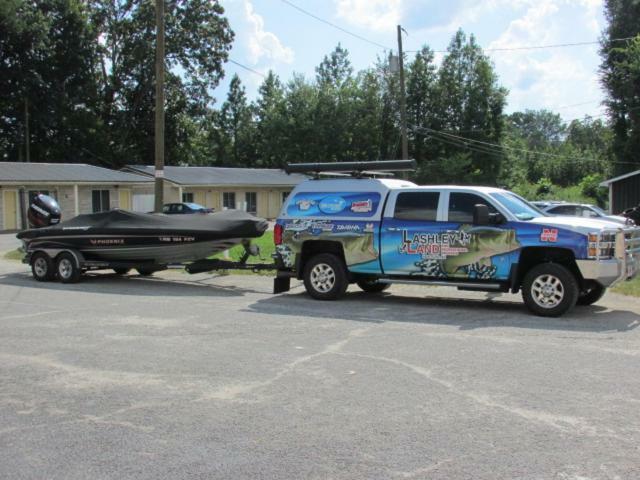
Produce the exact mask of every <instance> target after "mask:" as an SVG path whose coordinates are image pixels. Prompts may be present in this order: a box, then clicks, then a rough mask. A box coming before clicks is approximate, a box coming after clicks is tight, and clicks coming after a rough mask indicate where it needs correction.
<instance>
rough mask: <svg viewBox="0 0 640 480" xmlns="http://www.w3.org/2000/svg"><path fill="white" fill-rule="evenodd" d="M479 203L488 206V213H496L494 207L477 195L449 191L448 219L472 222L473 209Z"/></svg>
mask: <svg viewBox="0 0 640 480" xmlns="http://www.w3.org/2000/svg"><path fill="white" fill-rule="evenodd" d="M479 203H482V204H484V205H486V206H487V207H489V213H498V211H497V210H496V208H495V207H494V206H493V205H492V204H491V203H490V202H489V201H488V200H486V199H485V198H483V197H481V196H479V195H475V194H473V193H462V192H451V193H450V194H449V221H450V222H456V223H458V222H459V223H473V211H474V208H475V206H476V205H477V204H479Z"/></svg>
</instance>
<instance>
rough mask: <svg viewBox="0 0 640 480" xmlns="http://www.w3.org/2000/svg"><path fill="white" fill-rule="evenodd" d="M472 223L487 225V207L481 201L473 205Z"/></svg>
mask: <svg viewBox="0 0 640 480" xmlns="http://www.w3.org/2000/svg"><path fill="white" fill-rule="evenodd" d="M473 223H474V225H489V207H487V206H486V205H485V204H483V203H478V204H477V205H475V206H474V207H473Z"/></svg>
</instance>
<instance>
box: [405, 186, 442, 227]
mask: <svg viewBox="0 0 640 480" xmlns="http://www.w3.org/2000/svg"><path fill="white" fill-rule="evenodd" d="M439 199H440V193H439V192H403V193H400V194H398V198H397V200H396V209H395V212H394V214H393V216H394V218H397V219H399V220H418V221H423V222H435V221H436V219H437V216H438V201H439Z"/></svg>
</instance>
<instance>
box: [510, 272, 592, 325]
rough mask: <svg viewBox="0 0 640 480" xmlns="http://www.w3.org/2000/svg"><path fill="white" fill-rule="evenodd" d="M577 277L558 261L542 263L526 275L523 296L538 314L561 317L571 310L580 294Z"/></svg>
mask: <svg viewBox="0 0 640 480" xmlns="http://www.w3.org/2000/svg"><path fill="white" fill-rule="evenodd" d="M579 293H580V292H579V288H578V282H577V280H576V277H575V276H574V275H573V273H571V272H570V271H569V270H568V269H567V268H565V267H563V266H562V265H559V264H557V263H541V264H540V265H536V266H535V267H533V268H532V269H531V270H529V272H527V274H526V275H525V277H524V282H523V283H522V297H523V299H524V303H525V304H526V305H527V307H528V308H529V310H531V311H532V312H533V313H535V314H536V315H540V316H542V317H559V316H560V315H562V314H564V313H566V312H568V311H569V310H571V309H572V308H573V307H574V306H575V304H576V302H577V300H578V294H579Z"/></svg>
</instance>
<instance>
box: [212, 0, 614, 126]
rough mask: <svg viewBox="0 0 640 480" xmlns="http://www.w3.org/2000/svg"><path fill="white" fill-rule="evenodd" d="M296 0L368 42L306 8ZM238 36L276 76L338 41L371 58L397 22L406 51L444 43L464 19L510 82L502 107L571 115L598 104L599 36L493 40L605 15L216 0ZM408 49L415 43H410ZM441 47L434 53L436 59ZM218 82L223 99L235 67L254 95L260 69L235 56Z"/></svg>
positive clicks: (583, 23) (383, 2)
mask: <svg viewBox="0 0 640 480" xmlns="http://www.w3.org/2000/svg"><path fill="white" fill-rule="evenodd" d="M287 2H288V3H292V4H294V5H296V6H298V7H300V8H302V9H304V10H306V11H308V12H310V13H312V14H314V15H315V16H317V17H320V18H321V19H323V20H326V21H328V22H331V23H333V24H335V25H337V26H339V27H340V28H342V29H344V30H347V31H348V32H351V33H353V34H355V35H358V36H360V37H364V38H365V39H367V40H369V41H370V42H373V43H375V44H379V45H374V44H372V43H369V42H366V41H363V40H361V39H359V38H356V37H354V36H351V35H349V34H347V33H345V32H344V31H341V30H338V29H337V28H334V27H332V26H329V25H327V24H325V23H323V22H321V21H319V20H317V19H314V18H311V17H310V16H307V15H305V14H304V13H302V12H300V11H299V10H297V9H295V8H294V7H292V6H291V5H289V4H288V3H287ZM221 4H222V6H223V7H224V8H225V11H226V16H227V18H228V19H229V22H230V24H231V28H232V30H233V31H234V32H235V35H236V36H235V40H234V43H233V49H232V50H231V53H230V58H231V59H232V60H234V61H236V62H239V63H241V64H243V65H245V66H246V67H249V68H250V69H252V70H255V71H257V72H262V73H263V74H264V73H266V72H268V71H269V70H270V69H271V70H273V71H274V72H275V73H277V74H278V76H279V77H280V78H281V80H285V81H286V80H288V79H290V78H291V77H292V75H293V73H301V74H303V75H305V76H306V77H307V78H308V79H313V78H314V77H315V67H316V66H317V65H318V64H319V63H320V62H321V61H322V59H323V57H324V56H325V55H327V54H329V53H330V52H331V51H332V50H333V49H334V48H335V47H336V45H338V43H340V44H341V45H342V46H343V47H345V48H346V49H347V50H348V51H349V57H350V60H351V62H352V64H353V67H354V70H355V71H358V70H362V69H366V68H369V67H372V66H373V65H374V64H375V62H376V59H377V58H378V57H382V56H387V55H388V54H389V51H390V49H397V31H396V28H397V27H396V26H397V25H398V24H400V25H402V27H403V28H404V29H405V30H406V32H407V33H406V34H404V36H403V46H404V50H405V51H406V52H410V51H412V50H414V51H415V50H417V49H419V48H420V47H421V46H423V45H428V46H429V47H431V48H432V49H433V50H436V51H439V50H440V51H442V50H446V47H447V45H448V44H449V41H450V40H451V37H452V36H453V34H454V33H455V32H456V30H458V28H462V29H463V30H464V31H465V32H466V33H467V34H473V35H475V37H476V39H477V42H478V44H479V45H480V46H481V47H483V48H484V49H485V51H486V53H487V54H488V55H489V57H490V58H491V59H492V61H493V62H494V65H495V68H496V71H497V73H498V76H499V83H500V84H501V85H502V86H504V87H506V88H507V89H508V90H509V97H508V106H507V112H513V111H521V110H525V109H542V108H545V109H549V110H552V111H555V112H558V113H559V114H561V115H562V117H563V118H564V119H565V120H566V121H569V120H571V119H574V118H582V117H584V116H585V115H592V116H599V115H601V114H602V113H603V112H604V109H603V107H602V105H601V102H602V100H603V98H604V94H603V91H602V89H601V87H600V83H599V77H598V67H599V63H600V57H599V55H598V45H580V46H570V47H565V48H541V49H528V50H512V51H499V50H498V51H491V49H503V48H518V47H529V46H544V45H554V44H566V43H579V42H593V41H597V40H598V38H599V37H600V35H601V34H602V31H603V30H604V28H605V26H606V23H605V19H604V14H603V11H604V7H603V0H479V1H473V0H221ZM407 55H408V56H409V59H411V58H412V56H413V54H412V53H407ZM441 58H442V54H437V56H436V60H440V59H441ZM225 71H226V78H225V79H224V80H223V81H222V82H221V83H220V85H219V86H218V88H217V89H216V91H215V95H216V97H217V98H218V99H220V100H223V99H224V98H225V96H226V93H227V91H228V82H229V80H230V79H231V77H232V76H233V74H234V73H237V74H238V76H239V77H240V79H241V80H242V83H243V84H244V86H245V87H246V89H247V94H248V96H249V98H255V96H256V93H257V89H258V87H259V85H260V84H261V82H262V81H263V80H264V79H263V77H261V76H260V75H257V74H255V73H252V72H250V71H248V70H246V69H243V68H241V67H239V66H237V65H234V64H232V63H227V64H226V66H225Z"/></svg>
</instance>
